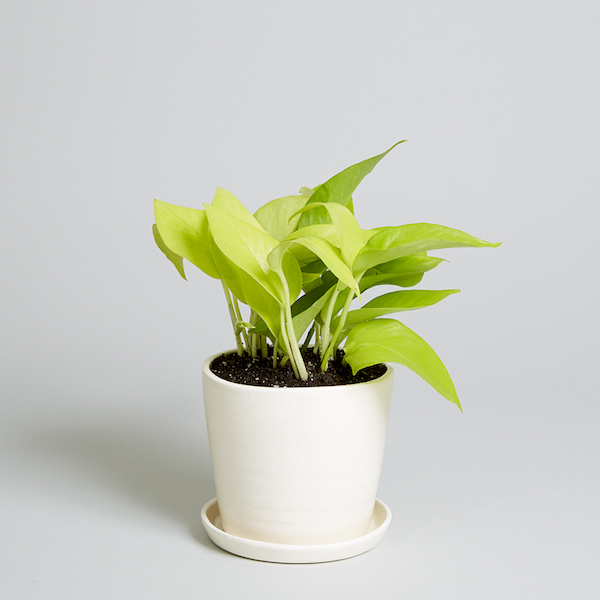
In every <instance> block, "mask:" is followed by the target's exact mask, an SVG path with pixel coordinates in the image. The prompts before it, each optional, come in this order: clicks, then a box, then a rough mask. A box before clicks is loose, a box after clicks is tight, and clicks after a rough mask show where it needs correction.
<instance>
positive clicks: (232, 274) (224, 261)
mask: <svg viewBox="0 0 600 600" xmlns="http://www.w3.org/2000/svg"><path fill="white" fill-rule="evenodd" d="M210 245H211V249H212V253H213V258H214V261H215V264H216V265H217V269H218V270H219V275H220V277H219V278H220V279H222V280H223V281H224V282H225V284H226V285H227V287H228V288H229V289H230V290H231V292H232V293H233V295H234V296H235V297H236V298H237V299H238V300H240V302H243V303H244V304H248V302H246V297H245V295H244V286H243V284H242V279H243V276H244V275H246V273H244V272H243V271H242V270H241V269H240V268H239V267H238V266H237V265H236V264H234V263H233V262H231V261H230V260H229V259H228V258H227V257H226V256H225V255H224V254H223V252H221V250H220V248H219V246H217V244H216V242H215V239H214V237H213V236H212V234H211V236H210ZM246 276H247V277H249V275H246Z"/></svg>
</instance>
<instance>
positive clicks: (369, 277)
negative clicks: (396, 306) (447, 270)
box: [360, 252, 444, 291]
mask: <svg viewBox="0 0 600 600" xmlns="http://www.w3.org/2000/svg"><path fill="white" fill-rule="evenodd" d="M443 261H444V259H442V258H435V257H433V256H427V253H426V252H422V253H419V254H411V255H409V256H403V257H401V258H398V259H395V260H392V261H390V262H387V263H383V264H381V265H377V266H375V267H373V268H372V269H369V270H368V271H367V272H366V273H365V274H364V275H363V277H362V279H361V280H360V289H361V291H365V290H368V289H370V288H372V287H373V286H375V285H399V286H401V287H411V286H413V285H416V284H417V283H419V282H420V281H421V279H423V273H425V272H427V271H430V270H431V269H434V268H435V267H437V266H438V265H439V264H440V263H441V262H443Z"/></svg>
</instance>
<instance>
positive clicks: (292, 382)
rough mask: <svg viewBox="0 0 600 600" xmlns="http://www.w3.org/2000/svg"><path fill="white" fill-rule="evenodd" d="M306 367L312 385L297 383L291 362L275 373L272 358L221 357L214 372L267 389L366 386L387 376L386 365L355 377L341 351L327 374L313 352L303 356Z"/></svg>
mask: <svg viewBox="0 0 600 600" xmlns="http://www.w3.org/2000/svg"><path fill="white" fill-rule="evenodd" d="M302 356H303V358H304V364H305V365H306V370H307V371H308V381H301V380H299V379H296V377H295V376H294V371H293V370H292V366H291V364H290V362H289V361H288V362H287V364H285V365H284V366H283V367H279V366H278V367H277V369H273V359H272V358H262V357H257V358H251V357H250V356H248V355H247V354H243V355H242V356H239V355H238V354H236V353H233V354H221V356H218V357H217V358H215V359H214V360H213V361H212V363H210V370H211V371H212V372H213V373H214V374H215V375H217V376H218V377H220V378H221V379H226V380H227V381H231V382H233V383H242V384H244V385H257V386H263V387H314V386H326V385H347V384H350V383H362V382H365V381H371V380H372V379H377V378H378V377H381V376H382V375H383V374H384V373H385V372H386V366H385V365H384V364H378V365H373V366H372V367H365V368H364V369H361V370H360V371H358V373H356V375H352V369H351V368H350V367H349V366H348V365H343V364H342V359H343V357H344V354H343V352H342V351H341V350H338V352H337V354H336V356H335V359H333V360H330V361H329V366H328V367H327V371H325V372H324V373H322V372H321V361H320V359H319V355H318V354H314V353H313V351H312V349H309V350H306V351H305V352H303V353H302Z"/></svg>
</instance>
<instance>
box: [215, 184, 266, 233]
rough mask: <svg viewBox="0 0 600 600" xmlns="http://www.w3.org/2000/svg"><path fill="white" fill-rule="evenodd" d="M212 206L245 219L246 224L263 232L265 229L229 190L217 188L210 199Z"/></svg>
mask: <svg viewBox="0 0 600 600" xmlns="http://www.w3.org/2000/svg"><path fill="white" fill-rule="evenodd" d="M212 206H214V207H215V208H218V209H219V210H222V211H224V212H226V213H229V214H230V215H233V216H234V217H236V218H238V219H241V220H242V221H245V222H246V223H248V225H252V227H254V228H256V229H259V230H261V231H263V232H264V231H265V230H264V229H263V227H262V225H261V224H260V223H259V222H258V220H257V219H256V218H255V217H254V215H252V213H251V212H250V211H249V210H248V209H247V208H246V207H245V206H244V205H243V204H242V203H241V202H240V201H239V200H238V199H237V198H236V197H235V196H234V195H233V194H232V193H231V192H228V191H227V190H226V189H223V188H217V191H216V192H215V197H214V198H213V201H212Z"/></svg>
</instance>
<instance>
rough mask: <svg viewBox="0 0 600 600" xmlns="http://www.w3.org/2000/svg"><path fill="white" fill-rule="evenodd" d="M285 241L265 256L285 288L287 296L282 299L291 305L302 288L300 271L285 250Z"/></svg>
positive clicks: (294, 260) (296, 263)
mask: <svg viewBox="0 0 600 600" xmlns="http://www.w3.org/2000/svg"><path fill="white" fill-rule="evenodd" d="M287 249H288V246H287V243H285V242H283V243H280V244H279V245H278V246H276V247H275V248H273V250H272V251H271V252H270V253H269V255H268V256H267V260H268V262H269V266H270V267H271V269H273V271H275V273H277V275H278V276H279V278H280V280H281V284H282V286H283V287H284V288H285V289H287V298H285V297H284V296H283V297H284V299H285V300H286V301H287V302H289V304H290V305H291V304H292V302H294V300H296V298H297V297H298V294H299V293H300V290H301V289H302V271H301V270H300V265H299V264H298V261H297V260H296V259H295V258H294V257H293V256H292V255H291V254H290V253H289V252H287Z"/></svg>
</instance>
